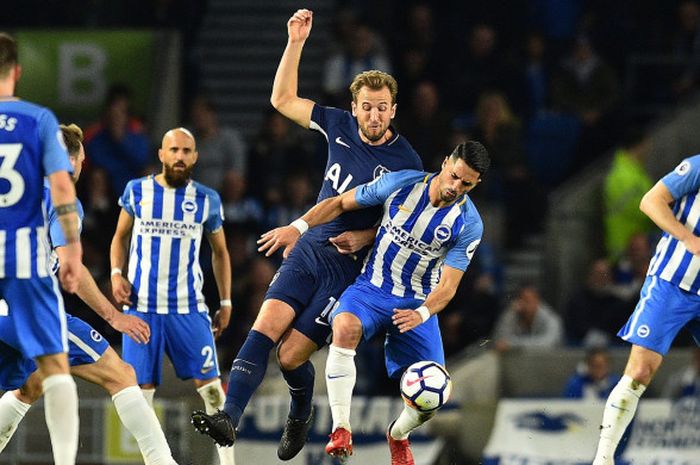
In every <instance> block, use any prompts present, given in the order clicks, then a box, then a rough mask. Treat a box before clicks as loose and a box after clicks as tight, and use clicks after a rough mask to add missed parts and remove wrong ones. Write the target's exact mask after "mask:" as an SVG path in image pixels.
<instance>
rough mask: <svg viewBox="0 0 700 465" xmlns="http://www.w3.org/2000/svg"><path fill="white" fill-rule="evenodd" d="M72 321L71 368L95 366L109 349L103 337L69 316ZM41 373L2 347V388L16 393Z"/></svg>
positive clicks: (70, 335) (69, 325)
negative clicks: (34, 374) (93, 364)
mask: <svg viewBox="0 0 700 465" xmlns="http://www.w3.org/2000/svg"><path fill="white" fill-rule="evenodd" d="M66 318H67V321H68V362H69V363H70V366H72V367H73V366H78V365H85V364H87V363H95V362H96V361H98V360H99V359H100V357H102V355H103V354H104V353H105V352H106V351H107V349H108V348H109V344H108V343H107V341H106V340H105V338H104V337H102V335H101V334H100V333H99V332H97V330H95V329H93V328H92V327H91V326H90V325H89V324H87V323H85V322H84V321H83V320H81V319H80V318H76V317H74V316H71V315H69V314H66ZM36 369H37V366H36V363H35V362H34V360H33V359H31V358H29V357H24V356H23V355H22V354H21V353H19V352H18V351H16V350H14V349H13V348H11V347H9V346H6V345H5V344H3V343H0V380H2V381H1V382H0V388H2V389H3V390H5V391H12V390H14V389H19V388H20V387H22V386H24V383H26V382H27V379H28V378H29V376H30V375H31V374H32V373H34V372H35V371H36Z"/></svg>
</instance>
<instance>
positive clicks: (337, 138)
mask: <svg viewBox="0 0 700 465" xmlns="http://www.w3.org/2000/svg"><path fill="white" fill-rule="evenodd" d="M335 143H336V144H338V145H342V146H343V147H347V148H350V146H349V145H348V144H346V143H345V142H343V139H341V138H340V136H338V137H336V138H335Z"/></svg>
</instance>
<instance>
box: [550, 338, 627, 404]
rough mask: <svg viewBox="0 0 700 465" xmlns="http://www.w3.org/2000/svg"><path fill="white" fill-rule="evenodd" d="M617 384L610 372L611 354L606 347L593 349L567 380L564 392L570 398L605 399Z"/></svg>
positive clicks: (563, 394) (564, 395)
mask: <svg viewBox="0 0 700 465" xmlns="http://www.w3.org/2000/svg"><path fill="white" fill-rule="evenodd" d="M615 384H617V378H616V377H615V376H613V375H611V374H610V355H609V354H608V353H607V352H606V351H605V350H604V349H591V350H589V351H588V352H587V353H586V359H585V361H584V362H583V363H580V364H579V366H578V367H577V369H576V373H574V374H573V375H572V376H571V378H569V380H568V381H567V382H566V387H565V388H564V392H563V393H562V396H563V397H567V398H570V399H586V400H601V399H602V400H605V399H607V398H608V396H609V395H610V391H612V389H613V388H614V387H615Z"/></svg>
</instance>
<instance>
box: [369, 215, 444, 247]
mask: <svg viewBox="0 0 700 465" xmlns="http://www.w3.org/2000/svg"><path fill="white" fill-rule="evenodd" d="M382 227H383V228H384V229H386V232H387V234H388V235H389V237H391V240H392V241H393V242H394V243H396V244H398V245H399V246H401V247H404V248H406V249H409V250H415V251H416V252H418V253H419V254H422V255H436V254H437V253H438V252H439V251H440V249H441V248H442V244H440V245H438V246H433V245H430V244H426V243H425V242H423V241H421V240H420V239H418V238H416V237H413V236H411V234H410V233H409V232H408V231H406V230H405V229H403V228H402V227H400V226H396V225H395V224H394V223H392V222H391V220H389V221H387V223H386V224H384V225H383V226H382Z"/></svg>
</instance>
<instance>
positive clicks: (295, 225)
mask: <svg viewBox="0 0 700 465" xmlns="http://www.w3.org/2000/svg"><path fill="white" fill-rule="evenodd" d="M356 191H357V188H355V189H350V190H349V191H347V192H344V193H343V194H341V195H337V196H335V197H330V198H327V199H325V200H322V201H321V202H319V203H317V204H316V205H314V206H313V208H311V209H310V210H309V211H308V212H306V213H305V214H304V216H302V217H301V218H299V219H298V220H295V221H293V222H292V224H290V225H288V226H282V227H280V228H275V229H273V230H272V231H268V232H266V233H265V234H263V235H262V236H260V240H258V244H259V245H260V247H259V248H258V252H265V256H266V257H269V256H270V255H272V254H273V253H275V251H276V250H277V249H279V248H280V247H284V257H285V258H286V257H287V255H289V252H291V251H292V249H293V248H294V245H295V244H296V242H297V240H299V238H300V237H301V235H302V234H304V233H305V232H306V230H307V229H309V228H313V227H314V226H318V225H320V224H325V223H328V222H330V221H333V220H334V219H336V218H337V217H339V216H340V215H341V214H343V213H344V212H347V211H352V210H358V209H360V208H363V206H362V205H360V204H359V203H358V202H357V200H356V199H355V192H356Z"/></svg>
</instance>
